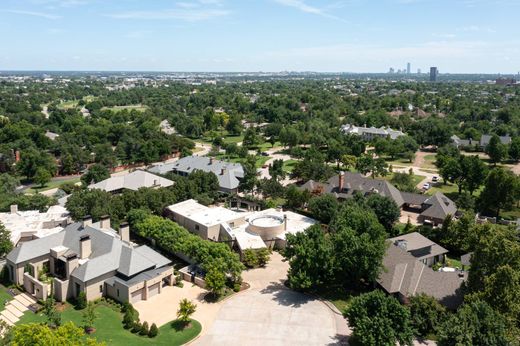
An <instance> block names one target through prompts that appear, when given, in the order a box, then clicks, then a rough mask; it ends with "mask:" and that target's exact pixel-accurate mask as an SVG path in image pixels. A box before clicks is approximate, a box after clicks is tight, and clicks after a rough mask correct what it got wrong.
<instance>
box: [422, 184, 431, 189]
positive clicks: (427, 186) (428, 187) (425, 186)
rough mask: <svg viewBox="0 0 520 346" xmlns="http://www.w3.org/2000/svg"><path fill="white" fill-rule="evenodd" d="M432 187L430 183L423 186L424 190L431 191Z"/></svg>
mask: <svg viewBox="0 0 520 346" xmlns="http://www.w3.org/2000/svg"><path fill="white" fill-rule="evenodd" d="M430 187H431V186H430V183H424V185H423V186H422V188H423V189H424V190H429V189H430Z"/></svg>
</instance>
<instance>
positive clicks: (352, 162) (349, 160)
mask: <svg viewBox="0 0 520 346" xmlns="http://www.w3.org/2000/svg"><path fill="white" fill-rule="evenodd" d="M341 164H342V165H343V167H344V168H345V170H347V171H348V170H350V168H354V167H355V166H356V157H355V156H354V155H348V154H344V155H342V156H341Z"/></svg>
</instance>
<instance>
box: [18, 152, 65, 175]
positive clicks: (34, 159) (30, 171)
mask: <svg viewBox="0 0 520 346" xmlns="http://www.w3.org/2000/svg"><path fill="white" fill-rule="evenodd" d="M16 168H17V170H18V171H19V172H20V174H22V175H25V176H26V177H27V178H29V179H34V177H35V176H36V172H37V171H38V169H39V168H43V169H45V170H47V172H56V163H55V161H54V157H52V156H51V155H49V154H48V153H46V152H43V151H38V150H35V149H28V150H26V151H23V152H22V154H21V158H20V161H19V162H18V163H17V164H16Z"/></svg>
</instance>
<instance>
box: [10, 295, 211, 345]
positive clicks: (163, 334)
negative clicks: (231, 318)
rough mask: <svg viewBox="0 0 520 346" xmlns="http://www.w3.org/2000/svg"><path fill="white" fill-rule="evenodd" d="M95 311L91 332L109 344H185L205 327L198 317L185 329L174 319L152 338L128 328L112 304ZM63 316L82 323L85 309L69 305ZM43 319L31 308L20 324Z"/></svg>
mask: <svg viewBox="0 0 520 346" xmlns="http://www.w3.org/2000/svg"><path fill="white" fill-rule="evenodd" d="M96 313H97V319H96V321H95V322H94V328H96V331H95V332H94V333H93V334H91V335H89V336H90V337H92V338H96V339H97V340H98V341H101V342H105V343H106V344H107V345H125V346H128V345H129V346H132V345H136V346H138V345H182V344H185V343H186V342H188V341H189V340H191V339H193V338H194V337H196V336H197V335H198V334H199V333H200V331H201V329H202V327H201V325H200V323H199V322H197V321H195V320H192V321H191V326H190V327H189V328H186V329H184V330H182V329H181V327H180V324H179V322H177V321H173V322H170V323H167V324H165V325H163V326H161V327H160V328H159V335H157V337H155V338H153V339H152V338H149V337H147V336H139V335H136V334H132V333H131V332H130V331H129V330H126V329H124V328H123V324H122V315H121V313H120V312H119V311H116V310H115V308H113V307H108V306H105V305H102V304H99V305H98V306H97V307H96ZM61 317H62V321H63V322H68V321H72V322H74V323H75V324H76V325H78V326H81V324H82V311H78V310H75V309H74V308H73V307H72V306H70V305H68V306H67V307H66V309H65V310H64V311H63V312H62V315H61ZM42 322H45V316H44V315H43V314H34V313H32V312H30V311H29V312H26V313H25V314H24V315H23V316H22V318H21V319H20V321H19V322H18V324H23V323H42ZM143 322H144V321H143ZM150 325H151V324H150Z"/></svg>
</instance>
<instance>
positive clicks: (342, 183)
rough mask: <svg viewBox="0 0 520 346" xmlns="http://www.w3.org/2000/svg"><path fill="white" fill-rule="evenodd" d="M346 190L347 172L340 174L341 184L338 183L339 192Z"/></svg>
mask: <svg viewBox="0 0 520 346" xmlns="http://www.w3.org/2000/svg"><path fill="white" fill-rule="evenodd" d="M344 188H345V172H340V173H339V182H338V190H339V192H341V191H343V189H344Z"/></svg>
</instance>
